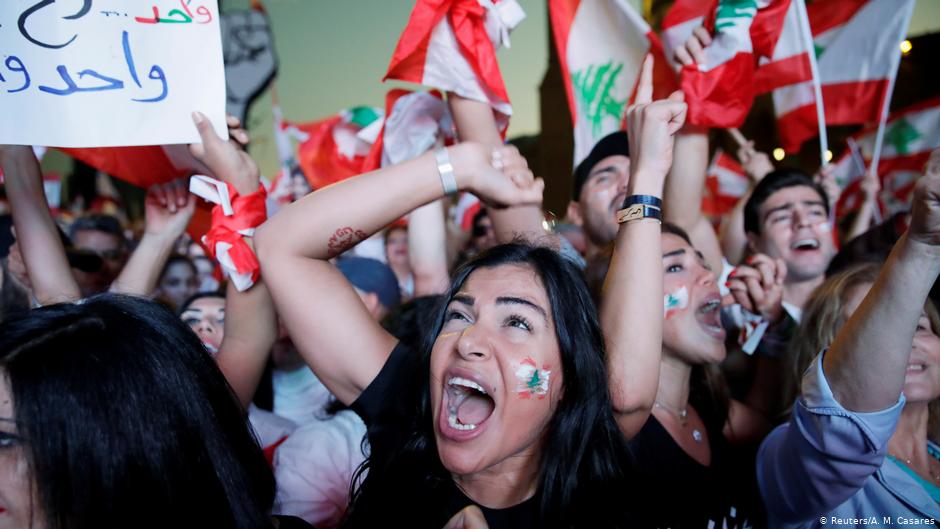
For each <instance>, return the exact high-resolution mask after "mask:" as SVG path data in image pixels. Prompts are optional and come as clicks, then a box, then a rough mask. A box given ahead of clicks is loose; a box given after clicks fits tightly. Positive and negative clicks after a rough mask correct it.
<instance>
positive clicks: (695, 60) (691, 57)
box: [675, 26, 712, 71]
mask: <svg viewBox="0 0 940 529" xmlns="http://www.w3.org/2000/svg"><path fill="white" fill-rule="evenodd" d="M711 43H712V36H711V34H710V33H709V32H708V30H707V29H705V28H704V27H703V26H698V27H697V28H695V29H693V30H692V36H691V37H689V40H687V41H685V44H684V45H682V46H680V47H679V48H676V54H675V60H676V62H678V63H679V65H678V68H677V69H676V70H677V71H678V70H681V69H682V67H683V66H692V65H693V64H700V65H702V66H704V65H705V47H706V46H708V45H709V44H711Z"/></svg>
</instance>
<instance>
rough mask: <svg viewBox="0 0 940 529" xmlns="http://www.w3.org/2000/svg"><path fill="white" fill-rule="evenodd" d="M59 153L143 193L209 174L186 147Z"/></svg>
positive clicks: (156, 146) (114, 148)
mask: <svg viewBox="0 0 940 529" xmlns="http://www.w3.org/2000/svg"><path fill="white" fill-rule="evenodd" d="M59 150H60V151H62V152H64V153H65V154H68V155H69V156H71V157H73V158H75V159H76V160H79V161H82V162H84V163H86V164H88V165H90V166H92V167H94V168H95V169H98V170H99V171H103V172H105V173H107V174H109V175H111V176H114V177H116V178H120V179H121V180H124V181H125V182H128V183H130V184H134V185H135V186H137V187H142V188H144V189H147V188H148V187H150V186H152V185H155V184H165V183H167V182H172V181H173V180H177V179H179V178H185V177H188V176H190V175H192V174H194V173H201V174H210V173H209V169H208V168H206V167H205V166H204V165H202V164H201V163H200V162H199V161H197V160H196V159H195V158H193V157H192V155H191V154H189V147H188V146H186V145H149V146H143V147H100V148H85V149H66V148H59Z"/></svg>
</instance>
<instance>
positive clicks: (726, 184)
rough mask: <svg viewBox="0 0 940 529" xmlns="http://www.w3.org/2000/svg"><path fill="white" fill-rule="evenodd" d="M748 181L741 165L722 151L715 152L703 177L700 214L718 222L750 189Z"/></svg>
mask: <svg viewBox="0 0 940 529" xmlns="http://www.w3.org/2000/svg"><path fill="white" fill-rule="evenodd" d="M750 183H751V182H750V180H749V179H748V177H747V175H746V174H745V173H744V169H743V168H742V167H741V164H740V163H738V161H737V160H735V159H734V158H733V157H731V156H729V155H728V154H727V153H725V152H724V151H723V150H721V149H718V150H717V151H715V156H714V157H713V158H712V161H711V164H709V166H708V173H707V175H706V177H705V194H704V196H703V197H702V213H704V214H705V215H707V216H709V217H712V218H713V219H716V220H720V219H721V217H722V216H723V215H725V214H727V213H728V212H730V211H731V210H732V209H734V206H735V204H737V203H738V200H740V199H741V197H742V196H744V194H745V193H747V190H748V189H749V188H750Z"/></svg>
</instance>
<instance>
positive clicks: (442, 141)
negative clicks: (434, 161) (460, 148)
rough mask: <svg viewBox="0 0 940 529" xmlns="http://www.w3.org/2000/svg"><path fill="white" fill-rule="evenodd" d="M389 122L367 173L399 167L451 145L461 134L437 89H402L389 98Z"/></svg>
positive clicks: (371, 154) (370, 157)
mask: <svg viewBox="0 0 940 529" xmlns="http://www.w3.org/2000/svg"><path fill="white" fill-rule="evenodd" d="M385 115H386V116H387V117H386V118H385V121H384V122H383V124H382V129H381V131H380V132H379V134H378V136H377V138H376V139H375V142H374V143H373V144H372V149H371V151H370V152H369V155H368V156H367V158H366V162H365V167H364V169H365V170H366V171H372V170H375V169H378V168H380V167H387V166H389V165H395V164H399V163H401V162H404V161H407V160H410V159H412V158H416V157H418V156H421V155H422V154H424V153H425V152H427V151H429V150H431V149H433V148H434V147H436V146H438V145H451V144H453V143H454V142H455V141H456V138H457V132H456V129H455V128H454V122H453V119H452V118H451V115H450V109H449V108H448V107H447V103H446V102H445V101H444V96H443V95H441V93H440V92H438V91H436V90H432V91H430V92H412V91H410V90H405V89H402V88H396V89H394V90H390V91H389V92H388V94H386V96H385Z"/></svg>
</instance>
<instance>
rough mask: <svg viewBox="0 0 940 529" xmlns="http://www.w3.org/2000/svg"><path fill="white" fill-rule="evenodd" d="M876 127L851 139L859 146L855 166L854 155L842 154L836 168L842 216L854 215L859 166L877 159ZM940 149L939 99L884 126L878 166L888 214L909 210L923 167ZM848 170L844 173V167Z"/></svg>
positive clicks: (900, 113)
mask: <svg viewBox="0 0 940 529" xmlns="http://www.w3.org/2000/svg"><path fill="white" fill-rule="evenodd" d="M877 132H878V127H877V125H873V126H871V127H868V128H867V129H865V130H863V131H861V132H859V133H857V134H855V135H853V136H852V138H851V139H852V141H854V142H855V144H856V145H857V146H858V157H857V158H861V160H858V159H857V158H856V161H854V163H851V164H849V163H847V162H844V160H849V161H852V156H851V153H846V154H843V155H842V157H840V158H839V161H838V162H837V165H836V170H837V173H836V181H837V182H839V184H840V185H841V186H842V187H843V192H842V198H841V199H840V200H839V205H840V208H839V213H840V214H844V213H845V212H847V211H852V210H853V209H854V207H855V206H856V205H857V204H856V203H857V201H858V200H859V198H860V195H859V193H858V185H859V182H860V181H861V178H862V176H863V175H864V171H863V170H861V169H860V167H859V166H860V165H861V164H862V163H864V164H865V165H869V164H870V163H871V160H872V157H873V155H874V149H875V137H876V135H877ZM938 148H940V96H938V97H934V98H932V99H928V100H926V101H923V102H920V103H917V104H916V105H913V106H910V107H907V108H904V109H902V110H899V111H897V112H895V113H893V114H891V116H889V118H888V121H887V122H886V123H885V136H884V144H883V145H882V149H881V160H880V161H879V163H878V176H879V178H880V180H881V188H882V192H881V196H880V198H881V206H882V210H883V211H884V212H885V213H886V214H887V215H890V214H893V213H895V212H896V211H899V210H902V209H906V208H909V206H910V198H911V191H913V188H914V184H915V182H916V180H917V178H918V177H919V176H920V175H921V174H922V171H923V169H924V164H926V163H927V159H928V158H930V153H931V152H932V151H933V150H934V149H938ZM844 165H845V166H848V169H846V170H841V169H842V167H843V166H844Z"/></svg>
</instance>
